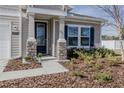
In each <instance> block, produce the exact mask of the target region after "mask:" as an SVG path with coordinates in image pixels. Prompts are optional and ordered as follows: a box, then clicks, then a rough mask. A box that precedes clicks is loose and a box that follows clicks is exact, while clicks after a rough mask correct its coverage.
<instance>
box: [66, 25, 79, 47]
mask: <svg viewBox="0 0 124 93" xmlns="http://www.w3.org/2000/svg"><path fill="white" fill-rule="evenodd" d="M68 45H69V46H78V27H71V26H70V27H68Z"/></svg>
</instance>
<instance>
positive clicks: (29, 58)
mask: <svg viewBox="0 0 124 93" xmlns="http://www.w3.org/2000/svg"><path fill="white" fill-rule="evenodd" d="M24 59H25V60H26V62H36V61H37V60H36V59H35V58H33V57H31V56H27V57H25V58H24Z"/></svg>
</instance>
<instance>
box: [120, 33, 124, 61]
mask: <svg viewBox="0 0 124 93" xmlns="http://www.w3.org/2000/svg"><path fill="white" fill-rule="evenodd" d="M119 41H120V48H121V60H122V61H123V62H124V49H123V40H122V35H121V34H120V35H119Z"/></svg>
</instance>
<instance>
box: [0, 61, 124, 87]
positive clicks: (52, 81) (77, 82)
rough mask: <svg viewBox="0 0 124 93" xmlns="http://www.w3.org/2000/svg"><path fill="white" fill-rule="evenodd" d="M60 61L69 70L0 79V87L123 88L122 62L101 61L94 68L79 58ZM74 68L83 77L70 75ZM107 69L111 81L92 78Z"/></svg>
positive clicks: (123, 71)
mask: <svg viewBox="0 0 124 93" xmlns="http://www.w3.org/2000/svg"><path fill="white" fill-rule="evenodd" d="M75 61H76V62H74V63H73V64H72V62H66V63H61V64H62V65H63V66H65V67H66V68H68V69H69V70H70V71H69V72H65V73H58V74H49V75H42V76H35V77H28V78H21V79H15V80H7V81H1V82H0V87H11V88H16V87H18V88H27V87H29V88H33V87H36V88H53V87H54V88H99V87H100V88H105V87H107V88H116V87H117V88H124V64H122V63H120V64H118V66H109V65H108V64H107V63H106V62H104V61H102V65H103V68H102V69H100V70H95V69H94V68H92V67H87V65H86V64H84V63H83V62H82V61H81V60H79V59H78V60H75ZM75 70H81V71H83V73H84V75H85V77H83V78H80V77H77V76H74V75H72V72H73V71H75ZM102 71H109V72H111V73H112V75H113V80H112V81H111V82H104V83H100V82H98V81H97V80H95V79H94V77H93V75H94V73H96V72H102Z"/></svg>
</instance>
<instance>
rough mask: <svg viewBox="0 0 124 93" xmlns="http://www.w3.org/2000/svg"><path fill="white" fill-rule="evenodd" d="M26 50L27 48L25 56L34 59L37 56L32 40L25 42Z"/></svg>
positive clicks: (35, 43) (34, 41)
mask: <svg viewBox="0 0 124 93" xmlns="http://www.w3.org/2000/svg"><path fill="white" fill-rule="evenodd" d="M26 48H27V51H26V52H27V53H26V55H27V56H30V57H33V58H34V57H36V54H37V42H36V40H35V39H34V38H30V39H28V40H27V44H26Z"/></svg>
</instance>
